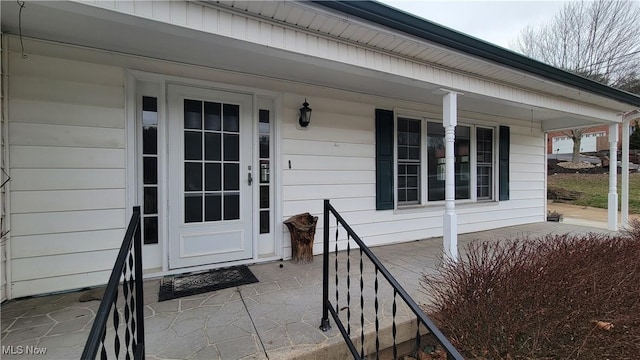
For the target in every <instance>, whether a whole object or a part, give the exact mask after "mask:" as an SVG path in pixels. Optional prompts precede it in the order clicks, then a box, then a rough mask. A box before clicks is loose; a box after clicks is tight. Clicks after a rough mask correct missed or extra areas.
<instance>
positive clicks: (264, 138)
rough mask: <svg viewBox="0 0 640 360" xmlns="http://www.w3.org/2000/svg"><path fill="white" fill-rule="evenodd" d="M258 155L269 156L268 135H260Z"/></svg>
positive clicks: (266, 157) (265, 157) (264, 157)
mask: <svg viewBox="0 0 640 360" xmlns="http://www.w3.org/2000/svg"><path fill="white" fill-rule="evenodd" d="M260 157H261V158H263V159H268V158H269V135H260Z"/></svg>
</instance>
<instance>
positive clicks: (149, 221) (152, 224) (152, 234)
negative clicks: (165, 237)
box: [143, 216, 158, 244]
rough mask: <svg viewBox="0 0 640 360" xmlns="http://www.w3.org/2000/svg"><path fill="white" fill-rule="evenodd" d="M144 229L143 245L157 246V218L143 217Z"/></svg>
mask: <svg viewBox="0 0 640 360" xmlns="http://www.w3.org/2000/svg"><path fill="white" fill-rule="evenodd" d="M143 229H144V243H145V244H157V243H158V217H157V216H152V217H145V218H144V222H143Z"/></svg>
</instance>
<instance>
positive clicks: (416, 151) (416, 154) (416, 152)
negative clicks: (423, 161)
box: [407, 147, 420, 160]
mask: <svg viewBox="0 0 640 360" xmlns="http://www.w3.org/2000/svg"><path fill="white" fill-rule="evenodd" d="M407 158H408V159H410V160H420V148H416V147H410V148H409V154H408V156H407Z"/></svg>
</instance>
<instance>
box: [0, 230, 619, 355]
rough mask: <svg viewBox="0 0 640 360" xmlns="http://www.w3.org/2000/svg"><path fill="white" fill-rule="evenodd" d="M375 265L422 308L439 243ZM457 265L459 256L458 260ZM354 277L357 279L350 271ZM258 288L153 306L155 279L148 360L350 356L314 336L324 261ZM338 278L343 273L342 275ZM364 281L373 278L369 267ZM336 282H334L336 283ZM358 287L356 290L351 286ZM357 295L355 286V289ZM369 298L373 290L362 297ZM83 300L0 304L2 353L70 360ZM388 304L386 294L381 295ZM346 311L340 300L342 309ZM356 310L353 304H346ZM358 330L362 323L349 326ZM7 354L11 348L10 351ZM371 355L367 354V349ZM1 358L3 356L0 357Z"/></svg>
mask: <svg viewBox="0 0 640 360" xmlns="http://www.w3.org/2000/svg"><path fill="white" fill-rule="evenodd" d="M587 232H601V233H607V232H608V231H607V230H605V229H602V228H595V227H589V226H578V225H569V224H565V223H549V222H543V223H535V224H527V225H519V226H511V227H505V228H499V229H494V230H489V231H482V232H474V233H469V234H464V235H460V236H459V241H460V245H461V249H462V248H463V247H464V246H465V245H466V244H468V243H469V242H471V241H476V240H487V241H491V240H499V239H504V238H515V237H518V236H533V237H535V236H542V235H546V234H565V233H571V234H583V233H587ZM372 250H373V252H374V253H375V254H376V256H378V257H379V259H380V260H381V261H382V263H383V264H384V265H385V266H386V267H387V268H388V269H389V270H390V272H391V273H392V274H393V276H394V277H396V278H397V279H398V281H399V282H400V284H401V285H402V286H403V287H404V288H405V289H406V290H407V291H408V292H409V294H410V295H411V296H412V297H414V298H415V300H416V302H417V303H418V304H424V303H426V302H428V300H429V299H428V294H424V293H422V292H421V291H420V286H419V281H420V278H421V276H422V274H425V273H433V272H436V271H437V269H438V266H439V263H440V262H441V257H442V253H443V248H442V239H441V238H437V237H435V238H430V239H424V240H420V241H415V242H407V243H402V244H394V245H386V246H379V247H375V248H372ZM461 255H462V256H464V253H462V254H461ZM353 268H354V269H353V270H352V271H351V273H352V276H359V273H358V270H357V266H355V265H354V266H353ZM250 269H251V270H252V271H253V273H254V274H255V275H256V277H257V278H258V279H259V282H258V283H255V284H251V285H244V286H240V287H235V288H229V289H225V290H219V291H215V292H210V293H205V294H201V295H193V296H189V297H184V298H181V299H176V300H169V301H165V302H158V301H157V299H158V288H159V280H157V279H153V280H147V281H146V282H145V285H144V294H145V328H146V355H147V358H149V359H267V358H268V359H344V358H347V357H348V350H347V348H346V345H345V344H344V341H343V340H342V337H341V335H340V333H339V331H338V329H337V327H336V326H333V325H334V324H333V322H332V326H333V327H332V329H331V330H330V331H328V332H322V331H321V330H319V328H318V326H319V325H320V318H321V310H322V306H321V299H322V259H321V258H320V257H316V259H315V260H314V262H313V263H312V264H307V265H296V264H293V263H291V262H289V261H282V262H270V263H263V264H258V265H252V266H250ZM343 275H345V274H343ZM363 277H365V278H372V277H373V268H371V267H366V266H365V268H364V274H363ZM343 280H344V279H342V280H341V281H343ZM354 283H356V281H354ZM354 286H356V287H357V285H354ZM367 290H370V289H367ZM80 295H81V292H73V293H63V294H57V295H49V296H43V297H33V298H26V299H21V300H15V301H10V302H7V303H4V304H3V306H2V310H1V311H2V313H1V319H2V322H1V325H2V334H1V337H0V340H1V342H2V345H3V348H6V349H12V350H14V351H15V352H18V350H19V349H22V350H26V349H35V350H34V351H40V354H41V355H42V356H38V358H39V359H62V358H64V359H77V358H79V357H80V354H81V353H82V349H83V346H84V343H85V341H86V339H87V337H88V334H89V330H90V328H91V325H92V323H93V319H94V318H95V313H96V310H97V309H98V306H99V301H90V302H83V303H80V302H78V298H79V297H80ZM387 295H388V294H387ZM379 300H380V303H381V304H382V305H381V307H382V310H381V313H382V321H381V330H382V333H385V332H386V333H387V334H388V333H390V332H391V322H390V319H389V307H390V297H389V296H387V297H384V296H381V298H380V299H379ZM341 301H342V302H343V303H344V301H345V300H344V299H342V300H341ZM352 301H355V300H352ZM364 303H365V308H366V309H367V310H366V311H365V312H366V313H367V317H366V322H365V330H366V331H367V332H368V331H371V330H372V329H373V326H374V324H373V317H370V316H369V314H371V313H372V312H373V293H372V292H371V291H364ZM398 313H399V316H398V318H397V323H398V324H397V325H398V333H399V337H404V339H401V340H410V339H411V337H412V336H413V335H414V334H415V318H413V319H412V318H410V317H408V316H406V313H405V315H403V312H402V309H400V310H399V311H398ZM356 322H358V323H359V319H358V320H357V321H356ZM10 346H12V347H10ZM367 348H370V345H367ZM3 351H4V350H3ZM31 357H33V353H32V354H31V355H27V354H26V353H24V352H23V353H22V354H14V355H11V354H8V353H3V358H5V359H27V358H31Z"/></svg>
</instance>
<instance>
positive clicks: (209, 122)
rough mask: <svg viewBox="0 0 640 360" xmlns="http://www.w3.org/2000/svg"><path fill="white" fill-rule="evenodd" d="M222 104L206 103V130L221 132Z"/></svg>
mask: <svg viewBox="0 0 640 360" xmlns="http://www.w3.org/2000/svg"><path fill="white" fill-rule="evenodd" d="M220 128H221V124H220V103H212V102H205V103H204V129H205V130H215V131H220Z"/></svg>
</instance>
